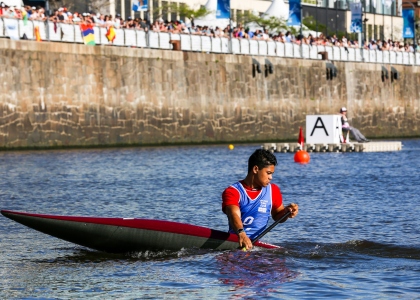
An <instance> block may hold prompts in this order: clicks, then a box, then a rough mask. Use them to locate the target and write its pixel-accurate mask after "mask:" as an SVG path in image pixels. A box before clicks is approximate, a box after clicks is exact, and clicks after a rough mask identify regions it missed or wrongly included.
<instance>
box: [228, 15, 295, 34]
mask: <svg viewBox="0 0 420 300" xmlns="http://www.w3.org/2000/svg"><path fill="white" fill-rule="evenodd" d="M236 22H237V23H238V24H244V25H245V26H252V25H256V26H258V27H262V28H263V29H264V30H265V29H267V30H268V31H269V32H271V33H278V32H280V31H290V32H291V33H292V34H296V33H297V32H298V30H297V29H296V28H295V27H293V26H288V25H287V20H285V19H282V18H278V17H274V16H267V15H265V14H262V15H256V14H253V13H249V12H246V13H244V14H237V16H236Z"/></svg>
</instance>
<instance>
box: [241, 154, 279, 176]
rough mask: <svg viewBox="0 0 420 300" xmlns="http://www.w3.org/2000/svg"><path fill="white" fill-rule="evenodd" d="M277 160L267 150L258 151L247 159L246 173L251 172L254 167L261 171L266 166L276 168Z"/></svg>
mask: <svg viewBox="0 0 420 300" xmlns="http://www.w3.org/2000/svg"><path fill="white" fill-rule="evenodd" d="M276 165H277V158H276V157H275V156H274V154H273V153H271V152H270V151H268V150H264V149H258V150H255V152H254V153H252V155H251V156H250V157H249V159H248V173H250V172H252V170H253V169H254V167H255V166H257V167H258V169H260V170H262V169H264V168H265V167H268V166H276Z"/></svg>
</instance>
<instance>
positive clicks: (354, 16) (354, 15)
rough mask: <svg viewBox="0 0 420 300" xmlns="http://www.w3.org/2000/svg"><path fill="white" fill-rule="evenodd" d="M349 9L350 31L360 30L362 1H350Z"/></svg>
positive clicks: (359, 31) (358, 31)
mask: <svg viewBox="0 0 420 300" xmlns="http://www.w3.org/2000/svg"><path fill="white" fill-rule="evenodd" d="M350 11H351V23H350V32H357V33H361V32H362V29H363V27H362V25H363V24H362V3H361V2H351V3H350Z"/></svg>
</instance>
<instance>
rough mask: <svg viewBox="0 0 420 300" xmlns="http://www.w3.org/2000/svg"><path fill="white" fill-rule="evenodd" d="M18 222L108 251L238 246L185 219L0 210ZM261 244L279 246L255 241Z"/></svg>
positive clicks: (228, 237) (221, 234)
mask: <svg viewBox="0 0 420 300" xmlns="http://www.w3.org/2000/svg"><path fill="white" fill-rule="evenodd" d="M1 213H2V214H3V215H4V216H5V217H7V218H9V219H12V220H14V221H16V222H18V223H21V224H23V225H25V226H28V227H30V228H32V229H35V230H38V231H41V232H43V233H46V234H49V235H52V236H54V237H57V238H59V239H62V240H65V241H68V242H72V243H75V244H78V245H81V246H85V247H88V248H92V249H95V250H99V251H104V252H111V253H125V252H132V251H143V250H180V249H182V248H184V249H186V248H202V249H217V250H232V249H236V248H238V238H237V236H236V235H235V234H230V233H227V232H223V231H219V230H214V229H210V228H206V227H201V226H195V225H190V224H185V223H178V222H171V221H162V220H150V219H134V218H99V217H81V216H58V215H44V214H33V213H26V212H17V211H10V210H2V211H1ZM255 246H258V247H261V248H268V249H272V248H279V247H278V246H276V245H271V244H266V243H263V242H260V241H258V242H256V243H255Z"/></svg>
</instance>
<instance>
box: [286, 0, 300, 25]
mask: <svg viewBox="0 0 420 300" xmlns="http://www.w3.org/2000/svg"><path fill="white" fill-rule="evenodd" d="M301 8H302V7H301V5H300V0H289V19H288V20H287V25H289V26H295V25H298V26H300V25H301V21H302V12H301Z"/></svg>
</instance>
